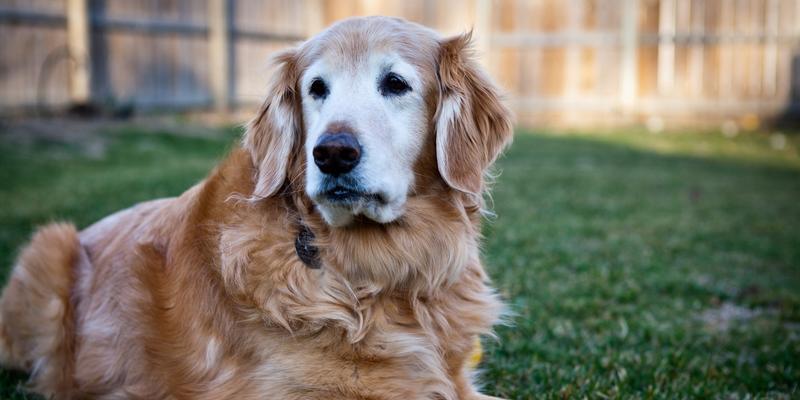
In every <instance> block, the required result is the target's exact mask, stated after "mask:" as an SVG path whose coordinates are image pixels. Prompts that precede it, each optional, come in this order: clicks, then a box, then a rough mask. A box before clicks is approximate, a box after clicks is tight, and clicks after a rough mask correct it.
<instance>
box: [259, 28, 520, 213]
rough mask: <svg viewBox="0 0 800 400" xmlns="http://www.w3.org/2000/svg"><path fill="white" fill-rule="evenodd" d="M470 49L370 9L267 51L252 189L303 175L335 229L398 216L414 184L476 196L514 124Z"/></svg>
mask: <svg viewBox="0 0 800 400" xmlns="http://www.w3.org/2000/svg"><path fill="white" fill-rule="evenodd" d="M469 46H470V35H462V36H456V37H452V38H441V37H440V36H439V35H438V34H436V33H435V32H434V31H432V30H430V29H427V28H424V27H422V26H419V25H416V24H413V23H409V22H406V21H403V20H399V19H395V18H386V17H367V18H354V19H349V20H346V21H343V22H340V23H338V24H336V25H334V26H332V27H331V28H329V29H328V30H326V31H324V32H322V33H321V34H319V35H317V36H316V37H314V38H312V39H311V40H309V41H307V42H305V43H303V44H302V45H301V46H300V47H298V48H296V49H291V50H288V51H285V52H283V53H281V54H279V55H278V56H276V58H275V64H276V67H277V69H276V73H275V75H274V77H273V80H272V83H271V85H270V88H269V93H268V96H267V98H266V100H265V101H264V103H263V105H262V107H261V109H260V111H259V113H258V115H257V117H256V118H255V119H254V120H253V121H252V122H251V123H250V125H249V127H248V131H247V133H246V135H245V140H244V146H245V148H246V149H247V150H248V151H249V152H250V154H251V156H252V157H253V161H254V163H255V165H256V166H257V176H256V184H255V189H254V193H253V195H254V197H255V198H263V197H269V196H273V195H276V194H279V193H280V192H281V191H282V188H286V187H290V188H291V189H292V190H299V189H300V188H298V187H297V186H298V183H303V185H304V188H302V189H303V190H304V191H305V193H306V194H307V195H308V197H309V198H310V199H311V200H312V201H313V202H314V204H315V205H316V208H317V209H318V211H319V212H320V214H321V215H322V217H323V218H324V219H325V221H326V222H327V223H328V224H329V225H331V226H335V227H339V226H346V225H348V224H350V223H351V222H352V221H353V220H354V218H355V217H356V216H359V215H360V216H363V217H366V218H368V219H369V220H372V221H375V222H378V223H389V222H392V221H394V220H396V219H398V218H400V217H401V216H402V215H403V213H404V210H405V204H406V201H407V199H408V197H409V196H415V195H421V194H426V188H425V187H423V186H424V185H423V184H422V182H423V181H424V182H425V184H426V185H432V184H436V182H438V183H439V184H440V185H441V186H443V187H446V188H449V189H450V190H454V191H455V192H458V193H464V194H466V195H467V196H474V197H478V198H479V197H480V196H481V194H482V191H483V190H484V180H483V175H484V172H485V170H486V169H487V168H488V167H489V166H490V164H491V163H492V162H494V160H495V158H496V157H497V155H498V154H499V152H500V151H501V150H502V149H503V147H504V145H505V144H506V143H507V142H508V141H509V140H510V138H511V135H512V124H511V114H510V112H509V111H508V109H507V108H506V107H505V106H504V105H503V104H502V103H501V101H500V98H499V94H498V90H497V88H496V87H495V86H494V84H493V83H492V82H491V81H490V80H489V79H488V78H487V76H486V75H485V74H484V73H483V71H482V70H481V69H480V68H479V67H478V65H477V64H476V63H475V62H474V60H473V59H472V57H471V54H470V49H469ZM426 160H428V161H427V162H426ZM430 160H435V161H432V162H431V161H430ZM293 166H299V167H298V168H299V169H302V171H294V172H293V171H292V168H293ZM287 185H288V186H287Z"/></svg>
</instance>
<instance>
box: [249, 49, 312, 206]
mask: <svg viewBox="0 0 800 400" xmlns="http://www.w3.org/2000/svg"><path fill="white" fill-rule="evenodd" d="M273 63H274V67H275V68H274V71H275V72H274V75H273V77H272V80H271V82H270V84H269V88H268V92H267V97H266V99H264V103H263V104H262V105H261V107H260V108H259V110H258V113H257V114H256V117H255V118H254V119H253V120H251V121H250V123H249V124H248V125H247V132H246V133H245V136H244V140H243V146H244V148H245V149H246V150H247V151H248V152H250V156H251V157H252V159H253V165H254V166H256V170H257V172H256V177H255V189H254V190H253V195H252V198H253V199H260V198H265V197H270V196H272V195H274V194H275V193H277V192H278V190H280V188H281V187H282V186H283V183H284V181H285V180H286V174H287V170H288V168H289V163H290V157H291V156H292V148H293V147H294V145H295V142H296V141H298V140H299V139H298V138H299V137H300V136H299V135H300V129H301V126H302V125H301V118H302V117H301V114H300V98H299V96H298V92H297V90H298V89H297V85H298V84H299V83H298V80H299V73H298V71H297V61H296V52H295V50H288V51H284V52H281V53H279V54H277V55H276V56H275V57H274V58H273Z"/></svg>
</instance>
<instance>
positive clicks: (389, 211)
mask: <svg viewBox="0 0 800 400" xmlns="http://www.w3.org/2000/svg"><path fill="white" fill-rule="evenodd" d="M390 72H392V73H394V74H397V75H398V76H400V77H401V78H402V79H403V80H404V81H405V82H406V83H407V84H408V85H409V86H410V87H411V90H410V91H408V92H406V93H404V94H401V95H388V96H385V95H384V94H382V93H381V91H380V90H379V87H380V84H381V81H382V80H383V79H384V77H385V76H386V74H388V73H390ZM315 79H322V80H323V81H324V82H325V84H326V85H327V87H328V91H329V93H328V95H327V96H326V97H325V98H320V99H316V98H314V97H312V96H311V95H310V94H309V89H310V87H311V84H312V82H313V81H314V80H315ZM301 90H302V91H303V117H304V120H305V126H306V129H307V132H306V143H305V151H306V157H307V158H306V159H307V160H308V163H307V168H306V193H307V194H308V195H309V197H311V199H312V200H313V201H314V203H315V204H316V205H317V208H318V210H319V211H320V213H321V214H322V216H323V218H324V219H325V221H326V222H327V223H328V224H330V225H332V226H345V225H347V224H349V223H350V222H351V221H352V220H353V217H354V216H356V215H363V216H365V217H367V218H369V219H371V220H373V221H376V222H380V223H387V222H391V221H394V220H395V219H397V218H398V217H400V216H401V215H402V214H403V212H404V210H405V202H406V197H407V195H408V192H409V190H410V188H411V187H412V185H413V183H414V171H413V166H414V165H413V164H414V161H415V160H416V159H417V156H418V155H419V153H420V150H421V147H422V142H423V138H424V135H425V129H426V120H425V119H426V116H425V99H424V96H423V93H424V88H423V83H422V79H421V77H420V74H419V72H418V71H416V70H415V68H414V67H413V66H412V65H411V64H409V63H407V62H405V61H403V60H402V59H401V58H400V57H399V56H396V55H393V54H372V55H370V56H369V57H365V58H364V59H363V60H362V61H359V62H358V63H357V64H356V65H353V61H352V60H346V61H345V60H337V59H336V58H335V57H333V56H328V57H322V58H321V59H320V60H319V61H317V62H315V63H313V64H311V65H310V66H309V68H308V69H307V70H306V71H305V72H304V73H303V76H302V78H301ZM334 124H339V125H346V126H348V127H349V128H350V130H351V131H352V132H350V133H352V134H353V135H354V136H355V138H356V139H357V140H358V142H359V143H360V145H361V150H362V151H361V160H360V162H359V163H358V165H357V166H356V167H355V168H354V169H353V170H352V171H351V172H349V173H348V174H345V175H342V176H340V177H338V178H337V177H332V176H328V175H326V174H324V173H322V171H320V170H319V168H318V167H317V166H316V164H314V156H313V153H312V152H313V149H314V146H315V145H316V143H317V141H318V140H319V139H320V137H321V136H322V135H323V134H325V132H326V131H327V129H328V128H329V127H330V126H331V125H334ZM341 182H345V183H346V184H347V185H350V186H351V187H350V188H351V189H357V190H358V191H362V192H363V193H365V194H366V196H363V197H361V198H359V199H357V200H355V201H349V202H341V201H338V202H337V201H333V200H331V199H330V198H329V197H328V196H327V195H326V191H327V190H329V189H330V187H331V185H338V184H340V183H341Z"/></svg>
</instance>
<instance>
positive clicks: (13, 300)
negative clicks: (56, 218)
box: [0, 223, 87, 399]
mask: <svg viewBox="0 0 800 400" xmlns="http://www.w3.org/2000/svg"><path fill="white" fill-rule="evenodd" d="M85 260H87V258H86V253H85V252H84V251H83V248H82V247H81V245H80V241H79V239H78V232H77V230H76V229H75V227H74V226H73V225H71V224H63V223H60V224H51V225H48V226H45V227H43V228H41V229H40V230H39V231H38V232H37V233H36V234H35V235H34V236H33V239H32V240H31V243H30V244H29V245H28V246H27V247H26V248H25V249H23V250H22V253H21V254H20V256H19V259H18V260H17V264H16V266H15V267H14V270H13V271H12V272H11V276H10V277H9V280H8V284H7V285H6V288H5V289H4V290H3V294H2V298H0V363H1V364H2V365H4V366H5V367H8V368H15V369H20V370H24V371H27V372H29V373H30V374H31V375H30V376H31V377H30V385H31V389H32V390H34V391H36V392H38V393H40V394H43V395H45V397H48V398H51V397H52V398H58V399H63V398H70V397H71V392H72V376H73V368H72V367H73V363H74V361H73V358H74V342H75V339H74V325H75V321H74V319H75V315H74V312H73V306H72V301H71V300H70V293H71V292H72V287H73V284H74V280H75V272H76V265H77V264H78V263H79V262H83V261H85Z"/></svg>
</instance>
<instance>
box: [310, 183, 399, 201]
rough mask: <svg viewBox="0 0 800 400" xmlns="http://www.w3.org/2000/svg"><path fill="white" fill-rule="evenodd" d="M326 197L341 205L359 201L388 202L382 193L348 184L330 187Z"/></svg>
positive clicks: (325, 193) (325, 194)
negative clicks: (348, 185)
mask: <svg viewBox="0 0 800 400" xmlns="http://www.w3.org/2000/svg"><path fill="white" fill-rule="evenodd" d="M324 197H325V199H326V200H327V201H329V202H330V203H333V204H341V205H348V204H353V203H358V202H375V203H378V204H380V205H383V204H386V203H387V200H386V197H385V196H384V195H383V194H381V193H369V192H365V191H363V190H358V189H353V188H349V187H346V186H335V187H333V188H331V189H328V190H326V191H325V192H324Z"/></svg>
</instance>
